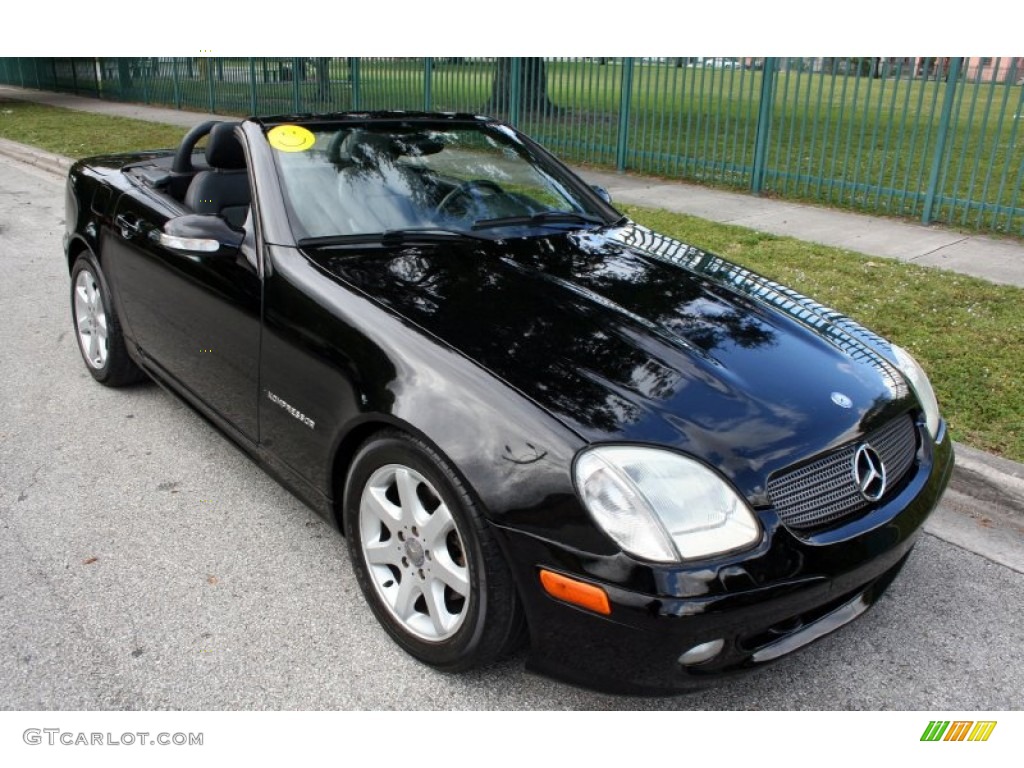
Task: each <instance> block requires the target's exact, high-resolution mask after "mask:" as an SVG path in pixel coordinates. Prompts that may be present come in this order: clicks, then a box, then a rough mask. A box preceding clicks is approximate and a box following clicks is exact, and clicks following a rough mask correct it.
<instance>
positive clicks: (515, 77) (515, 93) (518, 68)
mask: <svg viewBox="0 0 1024 768" xmlns="http://www.w3.org/2000/svg"><path fill="white" fill-rule="evenodd" d="M522 72H523V59H522V57H520V56H513V57H512V61H511V62H510V63H509V77H511V78H512V87H511V88H510V89H509V96H508V98H509V105H508V121H509V122H510V123H511V124H512V125H518V123H519V102H521V101H522V100H523V83H522V81H521V79H520V78H522V76H523V74H522Z"/></svg>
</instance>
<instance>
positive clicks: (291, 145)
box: [267, 125, 316, 152]
mask: <svg viewBox="0 0 1024 768" xmlns="http://www.w3.org/2000/svg"><path fill="white" fill-rule="evenodd" d="M267 141H269V142H270V146H272V147H273V148H274V149H280V150H281V151H282V152H305V151H306V150H307V149H309V148H310V147H312V146H313V144H315V143H316V136H314V135H313V132H312V131H308V130H306V129H305V128H303V127H302V126H301V125H279V126H277V127H275V128H271V129H270V130H269V131H267Z"/></svg>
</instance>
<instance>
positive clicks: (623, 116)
mask: <svg viewBox="0 0 1024 768" xmlns="http://www.w3.org/2000/svg"><path fill="white" fill-rule="evenodd" d="M632 103H633V57H632V56H626V57H624V58H623V59H622V87H621V89H620V94H619V138H618V142H617V143H616V145H615V168H616V169H617V170H618V171H619V173H622V172H623V171H624V170H626V150H627V148H628V146H629V110H630V105H631V104H632Z"/></svg>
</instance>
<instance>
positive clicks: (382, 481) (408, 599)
mask: <svg viewBox="0 0 1024 768" xmlns="http://www.w3.org/2000/svg"><path fill="white" fill-rule="evenodd" d="M359 545H360V548H361V550H362V554H363V560H364V561H365V562H366V567H367V570H368V572H369V576H370V581H371V582H373V587H374V589H375V590H376V591H377V595H378V596H379V597H380V598H381V601H382V602H383V603H384V605H385V606H387V609H388V611H389V612H390V613H391V615H392V616H393V617H394V618H395V619H396V620H397V621H398V622H399V624H401V626H402V627H403V628H404V629H405V630H407V631H408V632H409V633H410V634H413V635H415V636H416V637H418V638H420V639H421V640H427V641H429V642H441V641H443V640H447V639H448V638H450V637H452V635H454V634H455V633H456V632H458V630H459V627H461V626H462V624H463V622H464V621H465V619H466V615H467V613H468V611H469V601H470V577H469V568H468V567H467V563H466V549H465V547H464V546H463V540H462V536H461V534H460V533H459V529H458V526H457V525H456V522H455V518H454V517H453V516H452V514H451V512H450V511H449V509H448V506H447V505H446V504H445V503H444V501H443V500H442V498H441V495H440V494H439V493H438V492H437V490H436V489H435V488H434V486H433V485H431V483H430V482H429V481H428V480H427V479H426V478H424V477H423V475H421V474H420V473H419V472H417V471H416V470H414V469H412V468H410V467H407V466H404V465H402V464H387V465H385V466H383V467H380V468H379V469H378V470H376V471H375V472H374V473H373V474H372V475H371V476H370V479H369V480H367V482H366V485H365V486H364V487H363V493H362V497H361V498H360V501H359Z"/></svg>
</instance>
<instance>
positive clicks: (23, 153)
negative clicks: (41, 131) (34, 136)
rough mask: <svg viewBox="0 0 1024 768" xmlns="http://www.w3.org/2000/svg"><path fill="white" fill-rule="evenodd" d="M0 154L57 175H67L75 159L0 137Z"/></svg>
mask: <svg viewBox="0 0 1024 768" xmlns="http://www.w3.org/2000/svg"><path fill="white" fill-rule="evenodd" d="M0 155H4V156H6V157H9V158H11V159H13V160H17V161H18V162H21V163H25V164H27V165H33V166H35V167H36V168H39V169H40V170H43V171H47V172H49V173H52V174H54V175H57V176H67V174H68V171H69V170H70V169H71V166H72V165H74V164H75V160H72V159H71V158H70V157H64V156H63V155H56V154H54V153H53V152H47V151H46V150H44V149H37V148H36V147H30V146H28V145H27V144H19V143H18V142H16V141H9V140H8V139H0Z"/></svg>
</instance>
